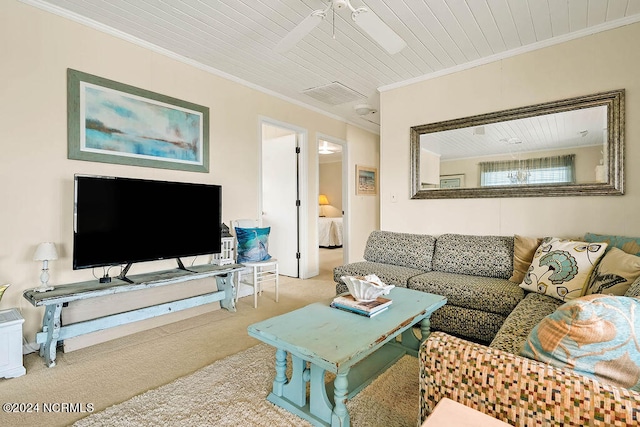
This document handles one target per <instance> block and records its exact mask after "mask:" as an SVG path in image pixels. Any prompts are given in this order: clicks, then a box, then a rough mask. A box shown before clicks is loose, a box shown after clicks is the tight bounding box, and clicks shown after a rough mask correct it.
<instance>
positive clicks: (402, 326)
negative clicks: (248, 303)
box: [248, 288, 447, 427]
mask: <svg viewBox="0 0 640 427" xmlns="http://www.w3.org/2000/svg"><path fill="white" fill-rule="evenodd" d="M388 297H389V298H391V299H392V300H393V303H392V304H391V306H390V307H389V309H388V310H386V311H385V312H384V313H380V314H379V315H378V316H375V317H372V318H368V317H365V316H360V315H358V314H354V313H348V312H345V311H342V310H338V309H335V308H331V307H329V303H330V301H327V302H325V303H315V304H311V305H308V306H306V307H303V308H301V309H298V310H295V311H292V312H290V313H286V314H283V315H281V316H276V317H273V318H271V319H267V320H265V321H263V322H259V323H255V324H253V325H251V326H249V328H248V332H249V335H251V336H252V337H255V338H257V339H259V340H261V341H263V342H265V343H267V344H269V345H272V346H274V347H275V348H276V377H275V380H274V381H273V390H272V391H271V393H269V396H267V400H269V401H270V402H272V403H274V404H276V405H278V406H280V407H282V408H284V409H286V410H288V411H289V412H292V413H294V414H296V415H298V416H300V417H302V418H304V419H306V420H308V421H309V422H311V423H312V424H313V425H316V426H334V427H335V426H341V427H346V426H349V413H348V412H347V407H346V405H345V404H346V402H347V400H348V399H350V398H352V397H353V396H355V395H356V394H357V393H358V392H359V391H360V390H362V389H363V388H364V387H365V386H367V384H369V383H370V382H371V381H373V379H375V378H376V377H377V376H378V375H379V374H381V373H382V372H384V371H385V370H386V369H387V368H388V367H390V366H391V365H393V364H394V363H395V362H396V361H397V360H398V359H400V358H401V357H402V356H403V355H405V354H412V355H413V356H417V354H418V347H419V345H420V341H419V340H418V339H417V338H416V337H415V335H414V334H413V331H412V329H411V327H412V326H413V325H414V324H416V323H418V322H421V323H420V328H421V331H422V336H423V337H427V336H428V335H429V328H430V326H429V316H431V313H433V312H434V311H435V310H437V309H438V308H440V307H442V306H443V305H444V304H445V303H446V302H447V300H446V298H445V297H442V296H440V295H434V294H428V293H425V292H420V291H414V290H411V289H405V288H394V289H392V290H391V293H390V294H389V296H388ZM400 334H402V342H401V343H399V342H397V340H396V339H395V338H396V337H397V336H398V335H400ZM287 353H289V354H290V355H291V365H292V366H291V368H292V369H291V375H290V377H289V378H287V374H286V372H287ZM326 372H332V373H334V374H335V375H336V377H335V380H334V381H333V382H332V383H325V373H326ZM307 382H309V383H310V384H309V390H310V391H309V396H308V398H307V387H306V385H307Z"/></svg>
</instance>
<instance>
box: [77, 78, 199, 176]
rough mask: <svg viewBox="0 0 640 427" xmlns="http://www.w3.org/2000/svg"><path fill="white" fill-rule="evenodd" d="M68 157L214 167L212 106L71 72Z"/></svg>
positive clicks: (190, 168) (183, 167) (188, 167)
mask: <svg viewBox="0 0 640 427" xmlns="http://www.w3.org/2000/svg"><path fill="white" fill-rule="evenodd" d="M67 96H68V98H67V127H68V158H69V159H74V160H87V161H93V162H103V163H117V164H124V165H132V166H143V167H153V168H163V169H176V170H184V171H191V172H208V171H209V108H208V107H204V106H202V105H197V104H193V103H191V102H187V101H182V100H179V99H176V98H171V97H169V96H165V95H161V94H159V93H155V92H151V91H148V90H144V89H140V88H137V87H134V86H129V85H126V84H123V83H118V82H115V81H113V80H108V79H105V78H102V77H98V76H93V75H91V74H87V73H83V72H81V71H76V70H72V69H68V70H67Z"/></svg>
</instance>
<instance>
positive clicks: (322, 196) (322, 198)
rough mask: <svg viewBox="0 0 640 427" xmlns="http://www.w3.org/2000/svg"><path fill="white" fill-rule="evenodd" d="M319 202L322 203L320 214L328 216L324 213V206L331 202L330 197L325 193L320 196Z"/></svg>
mask: <svg viewBox="0 0 640 427" xmlns="http://www.w3.org/2000/svg"><path fill="white" fill-rule="evenodd" d="M318 204H319V205H320V216H326V215H325V214H324V207H325V206H326V205H328V204H329V199H327V196H325V195H324V194H320V195H319V196H318Z"/></svg>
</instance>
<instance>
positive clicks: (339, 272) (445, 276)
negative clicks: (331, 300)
mask: <svg viewBox="0 0 640 427" xmlns="http://www.w3.org/2000/svg"><path fill="white" fill-rule="evenodd" d="M513 253H514V237H513V236H471V235H462V234H444V235H441V236H439V237H438V238H437V239H436V238H435V237H434V236H428V235H421V234H409V233H395V232H390V231H374V232H372V233H371V234H370V236H369V238H368V240H367V244H366V247H365V252H364V259H365V261H361V262H355V263H350V264H346V265H342V266H339V267H336V268H335V269H334V271H333V273H334V280H335V282H336V293H342V292H347V287H346V285H345V284H344V283H342V281H341V280H340V277H341V276H353V275H362V276H364V275H367V274H376V275H377V276H378V277H380V279H381V280H382V281H383V282H385V283H388V284H393V285H395V286H400V287H406V288H409V289H416V290H421V291H424V292H429V293H434V294H438V295H443V296H445V297H447V304H446V305H445V306H444V307H442V308H440V309H439V310H437V311H436V312H435V313H434V314H433V315H432V316H431V328H432V329H433V330H438V331H444V332H448V333H450V334H453V335H456V336H460V337H465V338H469V339H471V340H474V341H479V342H483V343H490V342H491V341H492V340H493V339H494V337H495V336H496V334H497V332H498V330H499V329H500V327H501V326H502V324H503V323H504V322H505V320H506V319H507V316H509V315H510V314H511V312H512V311H513V309H514V308H515V307H516V306H517V305H518V303H519V302H520V301H522V300H523V299H524V298H525V292H524V290H523V289H522V288H520V287H519V286H518V285H517V284H515V283H513V282H510V281H509V280H508V279H509V278H510V277H511V275H512V273H513ZM545 315H546V314H545ZM543 317H544V316H543ZM504 341H505V342H509V341H510V340H509V339H508V338H507V339H504Z"/></svg>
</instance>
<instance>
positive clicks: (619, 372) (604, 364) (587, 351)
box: [521, 295, 640, 391]
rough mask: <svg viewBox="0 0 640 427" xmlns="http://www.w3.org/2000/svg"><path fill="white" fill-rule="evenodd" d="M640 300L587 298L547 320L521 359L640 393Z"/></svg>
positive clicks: (531, 337) (534, 333)
mask: <svg viewBox="0 0 640 427" xmlns="http://www.w3.org/2000/svg"><path fill="white" fill-rule="evenodd" d="M639 316H640V301H638V300H637V299H635V298H627V297H617V296H610V295H588V296H584V297H581V298H578V299H575V300H573V301H569V302H568V303H566V304H563V305H561V306H560V307H558V309H557V310H556V311H555V312H554V313H552V314H550V315H548V316H547V317H545V318H544V319H543V320H542V321H541V322H540V323H539V324H538V325H536V326H535V327H534V328H533V329H532V330H531V333H530V334H529V337H528V338H527V341H526V342H525V344H524V348H523V350H522V353H521V354H522V356H525V357H528V358H531V359H535V360H539V361H541V362H545V363H549V364H550V365H554V366H557V367H560V368H569V369H572V370H574V371H576V372H578V373H580V374H582V375H586V376H589V377H592V378H595V379H597V380H599V381H603V382H607V383H611V384H614V385H616V386H619V387H625V388H630V389H633V390H636V391H638V390H640V348H638V346H637V345H636V343H637V342H638V341H639V340H640V336H637V335H636V334H638V333H640V322H639V320H640V317H639Z"/></svg>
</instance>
